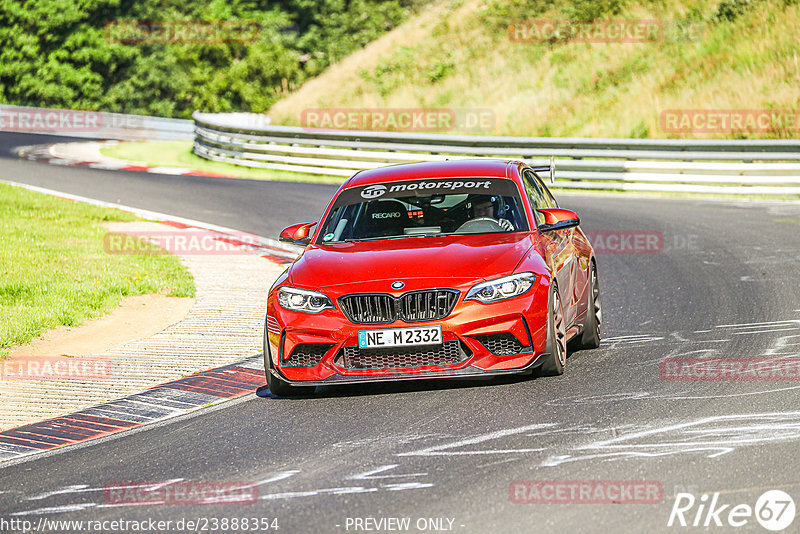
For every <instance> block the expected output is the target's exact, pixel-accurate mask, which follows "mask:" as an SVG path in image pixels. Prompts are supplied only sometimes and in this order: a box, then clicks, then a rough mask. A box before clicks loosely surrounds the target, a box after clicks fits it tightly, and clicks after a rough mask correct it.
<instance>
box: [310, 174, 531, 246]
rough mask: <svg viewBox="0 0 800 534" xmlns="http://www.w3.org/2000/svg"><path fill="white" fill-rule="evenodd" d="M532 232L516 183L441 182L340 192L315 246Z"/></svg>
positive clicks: (493, 180) (484, 180)
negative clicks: (426, 237)
mask: <svg viewBox="0 0 800 534" xmlns="http://www.w3.org/2000/svg"><path fill="white" fill-rule="evenodd" d="M527 230H528V221H527V219H526V217H525V215H524V211H523V209H522V203H521V201H520V197H519V193H518V190H517V187H516V186H515V184H514V182H512V181H511V180H507V179H503V178H459V179H453V178H446V179H445V178H442V179H429V180H412V181H405V182H390V183H386V184H373V185H369V186H363V187H354V188H351V189H347V190H345V191H342V192H341V193H340V194H339V196H338V197H337V198H336V201H335V203H334V205H333V207H332V208H331V210H330V212H329V213H328V217H327V218H326V219H325V222H324V223H323V225H322V229H321V231H320V233H319V237H318V238H317V243H318V244H320V243H322V244H325V243H338V242H343V241H363V240H376V239H396V238H404V237H405V238H407V237H425V236H438V235H458V234H490V233H505V232H519V231H527Z"/></svg>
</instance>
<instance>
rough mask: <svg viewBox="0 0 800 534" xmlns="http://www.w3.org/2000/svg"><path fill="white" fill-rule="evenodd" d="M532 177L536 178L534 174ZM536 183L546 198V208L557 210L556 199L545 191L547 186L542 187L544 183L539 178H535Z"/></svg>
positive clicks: (547, 190) (548, 191)
mask: <svg viewBox="0 0 800 534" xmlns="http://www.w3.org/2000/svg"><path fill="white" fill-rule="evenodd" d="M534 176H536V175H535V174H534ZM536 182H537V183H538V184H539V187H541V189H542V191H544V194H545V197H546V198H547V202H548V204H549V206H547V207H548V208H557V207H558V202H556V199H555V198H554V197H553V194H552V193H551V192H550V190H549V189H547V186H546V185H544V182H543V181H542V179H541V178H539V177H538V176H536Z"/></svg>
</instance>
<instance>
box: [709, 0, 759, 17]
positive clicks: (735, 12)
mask: <svg viewBox="0 0 800 534" xmlns="http://www.w3.org/2000/svg"><path fill="white" fill-rule="evenodd" d="M756 3H758V0H722V2H720V3H719V5H718V6H717V11H716V12H715V13H714V16H713V18H714V20H716V21H729V22H730V21H732V20H735V19H737V18H738V17H739V16H740V15H744V14H745V13H747V12H748V11H751V10H752V9H753V8H754V7H755V5H756Z"/></svg>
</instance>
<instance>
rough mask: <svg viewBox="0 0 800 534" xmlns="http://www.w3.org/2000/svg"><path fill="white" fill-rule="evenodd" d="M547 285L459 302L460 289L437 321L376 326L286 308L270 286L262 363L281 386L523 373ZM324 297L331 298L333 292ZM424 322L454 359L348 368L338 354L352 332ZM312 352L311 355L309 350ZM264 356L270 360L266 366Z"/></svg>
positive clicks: (540, 326)
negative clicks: (454, 349)
mask: <svg viewBox="0 0 800 534" xmlns="http://www.w3.org/2000/svg"><path fill="white" fill-rule="evenodd" d="M548 285H549V284H548V282H547V281H546V280H544V281H543V279H542V278H539V279H537V281H536V282H535V285H534V287H533V288H531V290H530V291H528V292H527V293H526V294H524V295H521V296H519V297H516V298H512V299H509V300H506V301H501V302H496V303H493V304H482V303H479V302H476V301H464V300H463V298H464V293H463V292H462V293H461V294H460V295H459V298H458V301H457V303H456V305H455V307H454V308H453V311H452V312H451V313H450V314H449V315H448V316H447V317H445V318H444V319H442V320H438V321H426V322H414V323H406V322H403V321H400V320H398V321H395V322H394V323H390V324H380V325H366V324H354V323H352V322H350V321H349V320H348V319H347V318H346V317H345V315H344V314H343V312H342V311H341V310H340V309H339V308H338V305H337V308H336V309H329V310H325V311H323V312H321V313H319V314H308V313H301V312H293V311H290V310H286V309H284V308H282V307H280V306H279V305H278V304H277V299H276V298H273V295H274V294H275V290H276V289H277V288H274V289H273V291H272V292H271V293H270V297H269V299H268V302H267V328H266V329H265V339H264V345H265V346H264V349H265V350H264V358H265V367H266V368H268V369H270V372H272V373H273V374H274V375H275V376H276V377H278V378H280V379H281V380H283V381H285V382H287V383H289V384H294V385H309V386H311V385H323V384H347V383H362V382H372V381H386V380H416V379H427V378H467V377H478V376H480V377H486V376H494V375H503V374H509V373H521V372H526V371H528V370H530V369H532V368H534V367H536V366H537V365H538V364H539V362H540V361H541V359H542V357H543V356H544V352H545V347H546V341H547V339H546V337H547V334H546V330H547V296H548V289H549V287H548ZM332 300H334V302H335V298H333V299H332ZM430 325H439V326H441V327H442V336H443V341H444V343H445V344H450V345H451V346H452V345H453V344H457V345H458V346H459V347H460V355H461V356H460V357H459V358H457V361H455V359H454V360H451V361H447V362H438V363H435V364H433V365H419V366H417V365H414V364H410V363H409V358H402V357H401V358H400V359H401V360H402V361H403V362H404V363H403V364H402V365H400V366H387V367H381V366H380V365H379V364H376V365H377V367H376V366H375V365H368V366H367V368H364V367H354V366H353V365H352V362H350V361H349V360H347V359H346V358H345V349H348V352H347V354H354V353H356V354H358V353H359V351H360V350H362V349H358V348H357V347H358V331H359V330H369V329H374V328H380V329H383V328H399V327H408V326H430ZM495 339H502V340H503V343H500V344H498V343H499V342H494V341H493V340H495ZM506 341H507V342H508V343H506ZM509 346H510V347H511V348H510V349H509V348H508V347H509ZM498 347H500V348H498ZM490 348H492V349H493V350H494V352H492V350H490ZM312 349H313V350H312ZM409 349H413V347H409ZM385 350H386V349H384V351H385ZM314 351H316V353H315V354H311V356H309V354H310V353H314ZM400 352H402V350H401V351H400ZM366 353H369V354H372V355H376V354H378V353H381V351H380V350H377V349H373V350H371V351H364V354H366ZM394 353H398V351H397V350H395V351H394ZM298 356H302V357H301V358H298ZM376 357H378V356H376ZM267 358H270V359H271V365H270V362H268V361H267ZM389 359H391V358H389ZM379 361H383V360H379ZM392 361H396V359H394V360H392ZM429 361H430V360H429Z"/></svg>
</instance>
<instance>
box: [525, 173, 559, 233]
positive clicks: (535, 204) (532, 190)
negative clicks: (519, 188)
mask: <svg viewBox="0 0 800 534" xmlns="http://www.w3.org/2000/svg"><path fill="white" fill-rule="evenodd" d="M522 180H523V182H525V191H526V192H527V193H528V200H530V202H531V208H532V209H533V210H534V211H533V216H534V217H535V218H536V225H537V226H538V225H540V224H542V223H544V215H542V214H541V213H539V212H537V211H536V210H537V209H539V208H551V207H553V206H552V205H550V199H549V198H548V197H547V196H546V195H545V193H544V192H543V190H542V187H543V186H540V185H539V184H541V181H540V180H538V178H537V177H536V175H535V174H533V171H531V170H530V169H525V170H524V171H523V172H522Z"/></svg>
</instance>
